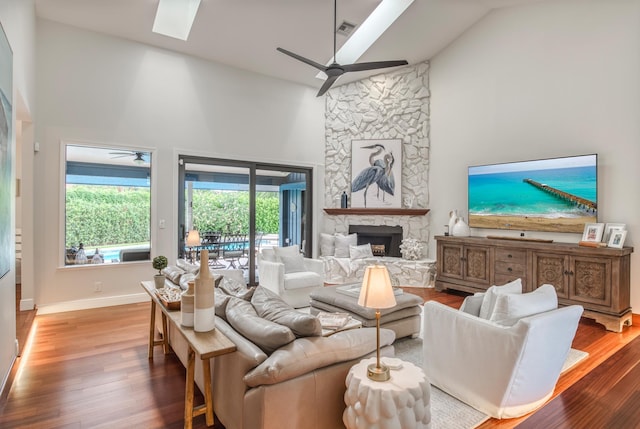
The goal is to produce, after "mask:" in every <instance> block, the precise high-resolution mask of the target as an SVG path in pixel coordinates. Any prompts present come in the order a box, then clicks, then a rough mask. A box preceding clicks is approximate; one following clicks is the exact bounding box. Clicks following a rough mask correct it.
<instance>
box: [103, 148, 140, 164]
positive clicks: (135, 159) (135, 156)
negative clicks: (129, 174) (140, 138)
mask: <svg viewBox="0 0 640 429" xmlns="http://www.w3.org/2000/svg"><path fill="white" fill-rule="evenodd" d="M109 155H113V156H112V157H111V158H125V157H128V156H133V162H135V163H136V164H144V163H145V160H144V155H145V154H144V152H137V151H135V150H127V151H122V152H109Z"/></svg>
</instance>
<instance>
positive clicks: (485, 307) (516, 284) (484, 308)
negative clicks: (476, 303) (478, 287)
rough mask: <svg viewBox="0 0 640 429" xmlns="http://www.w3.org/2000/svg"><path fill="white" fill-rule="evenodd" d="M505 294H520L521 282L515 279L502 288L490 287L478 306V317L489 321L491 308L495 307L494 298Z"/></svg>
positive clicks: (491, 312)
mask: <svg viewBox="0 0 640 429" xmlns="http://www.w3.org/2000/svg"><path fill="white" fill-rule="evenodd" d="M506 293H522V280H521V279H515V280H514V281H512V282H509V283H507V284H505V285H502V286H495V285H494V286H491V287H490V288H489V289H487V292H486V293H485V294H484V297H483V299H482V305H481V306H480V314H479V315H478V317H480V318H482V319H487V320H489V319H490V318H491V314H493V308H494V307H495V305H496V297H497V296H498V295H501V294H506Z"/></svg>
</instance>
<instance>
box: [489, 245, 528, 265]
mask: <svg viewBox="0 0 640 429" xmlns="http://www.w3.org/2000/svg"><path fill="white" fill-rule="evenodd" d="M495 255H496V261H504V262H513V263H515V264H522V265H524V264H525V262H526V260H527V251H526V250H518V249H499V248H498V249H496V253H495Z"/></svg>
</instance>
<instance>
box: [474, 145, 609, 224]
mask: <svg viewBox="0 0 640 429" xmlns="http://www.w3.org/2000/svg"><path fill="white" fill-rule="evenodd" d="M597 166H598V156H597V155H596V154H591V155H579V156H568V157H563V158H550V159H538V160H534V161H519V162H508V163H501V164H491V165H478V166H471V167H469V174H468V209H469V211H468V213H469V226H470V227H473V228H490V229H514V230H522V231H551V232H576V233H582V232H583V231H584V226H585V224H587V223H593V222H596V221H597V217H598V204H597V191H598V168H597Z"/></svg>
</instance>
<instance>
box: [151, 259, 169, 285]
mask: <svg viewBox="0 0 640 429" xmlns="http://www.w3.org/2000/svg"><path fill="white" fill-rule="evenodd" d="M152 263H153V268H155V269H156V270H158V274H156V275H155V276H153V280H154V281H155V283H156V289H162V288H163V287H164V274H162V270H163V269H164V268H166V267H167V264H168V263H169V261H168V260H167V257H166V256H156V257H155V258H153V261H152Z"/></svg>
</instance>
